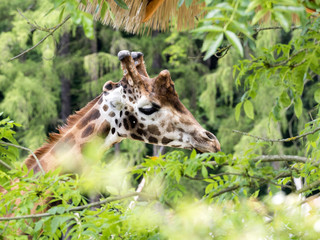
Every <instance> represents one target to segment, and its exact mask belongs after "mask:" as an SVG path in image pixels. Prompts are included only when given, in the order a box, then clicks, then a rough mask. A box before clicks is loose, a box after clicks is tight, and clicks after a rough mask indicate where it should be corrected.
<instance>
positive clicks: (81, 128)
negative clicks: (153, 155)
mask: <svg viewBox="0 0 320 240" xmlns="http://www.w3.org/2000/svg"><path fill="white" fill-rule="evenodd" d="M108 110H109V111H108ZM114 115H115V113H114V112H113V111H110V109H109V106H108V105H107V104H105V102H104V100H103V95H102V94H101V95H99V96H98V97H97V98H95V99H94V100H92V101H91V102H90V103H88V104H87V105H86V106H85V107H84V108H82V109H81V110H80V111H78V112H76V114H74V115H71V116H70V117H69V118H68V120H67V124H66V125H65V126H63V127H61V128H59V133H54V134H51V135H50V138H49V140H48V143H46V144H44V145H43V146H42V147H40V148H39V149H38V150H36V151H35V155H36V156H37V157H38V159H39V160H40V163H41V165H42V167H43V169H44V170H45V171H46V172H48V171H50V170H54V169H56V168H58V167H60V166H62V167H63V168H66V171H71V172H74V171H78V170H79V169H81V167H82V165H83V162H82V161H83V159H82V152H83V150H84V148H85V145H86V144H87V143H88V142H91V141H92V140H93V139H94V138H96V137H98V138H100V139H101V138H103V139H104V144H102V146H101V148H103V149H104V150H106V149H108V148H109V147H111V146H112V145H113V144H115V143H117V142H119V141H121V140H122V138H121V137H120V136H118V135H117V134H116V131H115V127H116V126H115V123H114V120H113V117H114ZM25 164H26V165H27V167H28V169H30V170H31V169H33V170H34V172H38V171H39V170H40V168H39V166H38V165H37V163H36V161H35V159H34V158H33V156H31V155H30V156H29V157H28V158H27V159H26V160H25Z"/></svg>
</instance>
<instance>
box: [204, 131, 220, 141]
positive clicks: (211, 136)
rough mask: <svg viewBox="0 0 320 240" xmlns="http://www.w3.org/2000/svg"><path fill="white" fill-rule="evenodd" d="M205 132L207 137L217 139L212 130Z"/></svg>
mask: <svg viewBox="0 0 320 240" xmlns="http://www.w3.org/2000/svg"><path fill="white" fill-rule="evenodd" d="M205 134H206V135H207V137H208V138H209V139H211V140H214V139H217V138H216V136H215V135H213V134H212V133H211V132H208V131H206V132H205Z"/></svg>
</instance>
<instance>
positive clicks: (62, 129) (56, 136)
mask: <svg viewBox="0 0 320 240" xmlns="http://www.w3.org/2000/svg"><path fill="white" fill-rule="evenodd" d="M101 95H102V94H100V95H99V96H97V97H96V98H95V99H93V100H92V101H90V102H89V103H88V104H87V105H86V106H85V107H83V108H81V109H80V110H79V111H76V112H75V113H74V114H72V115H70V116H69V117H68V119H67V121H66V123H65V124H64V125H62V126H59V127H58V128H57V130H58V131H59V133H50V134H49V137H48V139H47V140H46V143H44V144H43V145H42V147H40V148H38V149H37V150H36V151H35V152H34V154H35V155H36V156H37V158H38V159H40V158H41V157H42V156H43V155H44V154H46V153H47V152H48V150H49V149H50V148H51V147H52V146H53V145H54V144H55V143H57V142H58V141H59V140H60V139H61V138H62V137H63V135H64V134H65V133H66V132H67V131H68V130H69V129H70V128H72V127H73V126H74V125H75V124H76V123H77V122H78V121H79V120H80V119H81V118H82V117H83V116H84V115H85V114H86V113H87V112H88V111H89V110H90V109H91V108H92V107H93V106H94V105H95V104H96V103H97V102H98V100H99V99H100V97H101ZM24 164H25V165H26V166H27V168H28V169H31V168H33V167H35V166H36V160H35V158H34V157H33V155H32V154H30V155H29V156H28V157H27V158H26V160H25V161H24Z"/></svg>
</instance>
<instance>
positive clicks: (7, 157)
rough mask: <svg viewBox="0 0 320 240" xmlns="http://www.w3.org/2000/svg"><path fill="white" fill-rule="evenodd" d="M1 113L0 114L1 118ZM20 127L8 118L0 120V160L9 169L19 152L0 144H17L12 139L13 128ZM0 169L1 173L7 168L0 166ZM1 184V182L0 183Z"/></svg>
mask: <svg viewBox="0 0 320 240" xmlns="http://www.w3.org/2000/svg"><path fill="white" fill-rule="evenodd" d="M2 114H3V113H0V117H2ZM20 126H21V125H20V124H18V123H15V122H14V121H12V120H10V118H8V117H7V118H4V119H1V120H0V160H1V162H4V163H5V164H7V165H8V166H9V167H10V164H11V163H12V162H15V161H17V159H18V158H19V151H18V149H17V148H15V147H13V146H6V145H3V144H1V142H8V143H12V144H17V141H16V139H15V138H14V135H15V133H16V132H15V131H14V130H13V129H14V127H20ZM0 169H1V171H2V172H6V171H8V167H6V166H3V165H1V164H0ZM1 182H2V181H1Z"/></svg>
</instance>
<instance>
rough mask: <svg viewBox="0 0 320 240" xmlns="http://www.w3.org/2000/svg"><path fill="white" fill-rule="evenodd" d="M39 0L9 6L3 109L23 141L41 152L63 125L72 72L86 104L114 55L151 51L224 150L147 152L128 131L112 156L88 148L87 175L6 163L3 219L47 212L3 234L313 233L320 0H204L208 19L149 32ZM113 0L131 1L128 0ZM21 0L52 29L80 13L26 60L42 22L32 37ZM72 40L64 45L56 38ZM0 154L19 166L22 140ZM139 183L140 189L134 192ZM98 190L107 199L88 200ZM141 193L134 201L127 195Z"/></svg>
mask: <svg viewBox="0 0 320 240" xmlns="http://www.w3.org/2000/svg"><path fill="white" fill-rule="evenodd" d="M22 2H23V3H22ZM32 2H33V1H21V0H15V1H11V2H10V4H2V3H0V13H1V16H0V17H1V20H3V21H0V31H1V33H0V39H1V42H2V45H1V50H2V56H3V58H1V60H0V86H1V94H0V106H1V111H4V113H5V115H6V116H7V115H9V116H10V117H11V118H13V119H15V121H17V122H20V123H22V126H23V127H22V130H19V131H18V132H17V135H16V137H17V140H18V142H20V143H22V144H23V145H26V146H28V147H29V146H30V147H32V148H33V149H34V148H36V147H38V146H39V145H40V144H41V143H42V142H43V139H44V138H45V135H46V133H47V132H48V131H50V129H52V128H54V126H56V125H57V124H58V123H61V122H62V120H61V119H60V116H59V111H60V108H61V103H60V99H59V98H60V95H62V89H61V85H62V79H63V78H67V79H69V83H70V88H71V93H70V94H71V105H72V108H73V109H79V108H80V107H81V106H84V105H85V103H86V102H88V101H89V100H90V99H92V98H93V97H94V96H96V95H97V94H99V93H100V92H101V87H102V85H103V83H104V82H105V81H107V80H113V81H118V80H119V79H120V77H121V71H120V69H119V63H118V61H117V59H116V57H115V55H116V54H117V52H118V51H119V50H122V49H132V50H133V49H134V50H137V51H142V52H143V53H144V54H145V61H146V64H147V67H148V72H149V74H150V75H152V76H154V75H155V74H157V73H158V72H159V70H162V69H163V68H168V69H169V70H170V72H171V75H172V79H173V80H174V81H175V88H176V90H177V92H178V94H179V96H180V98H181V100H182V102H183V103H184V104H185V105H186V106H187V107H188V109H190V111H191V112H192V113H193V114H194V116H195V117H196V118H197V119H198V120H199V122H200V123H201V124H202V125H205V127H206V129H207V130H210V131H212V132H214V133H215V134H216V135H217V137H218V139H219V141H220V143H221V146H222V150H223V152H219V153H214V154H212V153H210V154H207V153H206V154H196V152H194V151H193V152H191V153H190V152H186V151H184V152H181V151H171V152H170V150H167V151H169V152H168V153H167V154H165V155H160V156H159V157H143V156H145V155H146V154H149V155H151V154H152V151H151V148H150V146H146V145H145V144H144V143H136V142H132V141H127V140H126V141H124V142H123V143H122V144H121V145H120V150H115V149H110V150H109V151H108V152H107V153H105V154H101V153H99V154H97V153H96V148H94V145H95V144H91V147H90V146H89V147H88V149H86V153H85V158H86V160H87V166H86V169H85V171H83V174H82V175H81V176H78V175H77V174H75V175H72V176H71V175H65V174H62V173H60V172H59V170H56V171H55V172H50V173H47V174H45V175H44V176H43V175H41V174H36V175H34V174H33V172H32V171H30V172H28V171H27V169H25V168H23V169H22V170H20V169H19V168H18V167H16V169H14V170H11V171H10V172H6V173H4V172H3V171H0V173H1V174H0V176H1V178H2V180H1V185H3V187H4V188H5V189H6V190H7V191H8V193H7V194H5V195H1V200H0V202H1V204H0V212H1V216H3V215H4V214H8V213H12V214H13V215H14V216H23V215H27V214H30V212H31V210H32V209H34V208H35V209H36V211H37V213H39V214H40V213H43V212H44V214H47V215H46V216H42V217H39V218H35V219H32V218H27V219H17V220H11V221H1V222H0V235H3V236H5V237H8V238H9V239H10V238H11V239H19V238H21V239H24V238H25V236H23V235H21V233H26V234H30V235H31V236H32V237H33V238H34V239H52V238H53V239H58V238H59V237H61V236H62V235H68V236H70V237H71V238H72V239H90V238H91V239H211V238H214V239H239V238H241V239H242V238H243V239H257V238H261V239H318V236H319V232H320V220H319V216H320V215H319V214H320V213H319V205H317V204H316V202H312V201H311V202H309V203H307V204H306V203H305V201H304V199H305V198H308V197H309V196H311V195H313V194H317V192H318V191H319V190H320V189H319V186H320V182H319V177H320V171H319V154H320V152H319V149H320V146H319V144H320V143H319V142H320V140H319V139H320V135H319V134H320V131H319V127H320V120H319V104H320V90H319V75H320V72H319V64H320V50H319V40H320V39H319V38H320V35H319V25H320V20H319V19H320V18H319V17H318V16H317V13H314V14H307V13H306V11H305V7H308V8H310V9H314V10H317V8H319V4H320V3H319V1H318V0H316V1H296V0H281V1H261V0H244V1H240V0H238V1H210V0H209V1H206V6H207V7H206V12H207V14H206V16H205V17H204V18H203V19H200V21H199V26H198V28H197V29H195V30H194V31H193V32H192V33H191V32H183V33H178V32H176V31H175V30H173V31H172V32H170V33H156V32H153V33H151V36H131V35H128V34H125V33H122V32H119V31H114V30H112V29H110V28H107V27H103V26H102V25H101V24H99V23H95V24H93V22H92V17H91V16H90V15H88V14H85V13H82V12H80V11H79V10H78V9H77V4H78V2H77V1H75V0H63V1H61V0H52V1H41V3H38V2H37V3H36V4H35V5H32ZM116 2H117V4H118V5H119V6H120V7H121V6H122V7H124V8H125V5H123V4H125V1H116ZM20 3H21V5H19V4H20ZM104 3H105V2H104ZM191 3H192V0H188V1H187V0H186V1H183V0H182V1H179V3H178V7H179V6H181V5H182V4H186V6H190V4H191ZM30 4H31V7H30ZM17 6H19V7H20V8H21V9H22V10H23V14H24V15H25V16H26V17H27V18H28V19H29V20H31V22H32V23H34V24H35V25H36V26H43V28H45V29H46V28H48V27H47V26H54V25H56V24H57V23H59V22H61V21H62V20H63V19H64V18H66V17H67V16H68V15H70V16H71V20H70V21H68V22H67V23H66V24H65V25H64V26H63V27H61V28H59V29H58V30H57V31H56V32H55V34H53V36H52V37H50V38H48V39H47V40H46V41H45V42H44V43H43V44H42V45H40V46H38V47H37V48H35V49H34V50H33V51H31V52H29V53H28V54H27V55H25V56H24V57H23V58H20V59H19V60H17V61H15V62H8V61H7V60H8V59H10V58H11V57H13V56H15V55H17V54H18V53H20V52H21V51H22V50H24V49H26V48H29V47H31V46H33V45H34V44H36V43H37V42H38V41H39V40H40V39H41V38H43V36H44V35H45V34H47V33H46V32H45V31H41V28H39V29H36V30H33V31H31V32H30V29H29V27H28V25H27V23H26V19H25V18H23V17H22V16H21V15H19V14H18V13H17V12H15V11H12V9H15V8H16V7H17ZM102 8H103V9H104V11H105V12H106V11H110V9H109V8H108V6H103V7H102ZM45 13H47V14H46V15H45ZM2 14H3V15H2ZM38 16H43V17H40V18H38ZM35 20H36V21H35ZM29 25H30V24H29ZM65 36H67V37H68V41H67V43H64V44H66V45H65V46H60V45H63V44H61V43H63V39H64V38H63V37H65ZM88 38H89V39H88ZM64 47H67V48H68V51H65V48H64ZM202 53H204V56H202ZM35 69H36V71H35ZM39 102H41V103H43V104H39ZM14 126H16V124H14V123H13V122H11V121H10V120H9V119H8V118H5V119H4V120H1V121H0V137H1V138H5V141H9V142H11V143H14V144H17V142H16V141H15V140H14V138H12V136H13V130H16V129H12V128H13V127H14ZM233 129H237V130H240V131H243V132H245V133H242V134H239V133H234V132H232V131H231V130H233ZM116 151H120V152H116ZM0 153H1V160H4V161H5V162H6V163H8V164H9V165H10V166H17V165H18V164H19V163H15V161H16V158H17V154H18V152H17V150H16V149H14V148H12V147H3V145H1V148H0ZM0 170H3V169H0ZM59 174H60V175H59ZM142 178H144V179H145V186H144V188H143V191H142V193H140V194H138V193H136V192H135V189H136V187H137V185H138V183H139V182H141V180H142ZM8 180H10V181H8ZM299 181H300V182H301V183H302V186H299V184H298V183H299ZM15 186H16V187H15ZM21 192H23V194H21ZM95 193H98V194H99V195H98V197H99V199H100V200H103V199H106V201H107V203H103V204H101V205H100V204H96V205H95V206H94V207H92V205H86V204H87V203H88V202H89V201H90V199H93V198H94V194H95ZM0 194H1V193H0ZM85 194H87V195H85ZM135 194H136V195H139V200H138V201H134V202H132V200H133V198H132V196H133V195H135ZM44 199H46V200H49V201H52V202H51V203H50V204H51V207H50V209H46V207H47V206H48V205H47V204H44V205H39V206H38V205H37V203H39V202H41V201H43V200H44ZM308 200H310V198H308ZM78 204H80V205H83V204H84V206H83V207H81V206H80V209H79V208H76V207H77V205H78ZM313 204H314V205H313ZM0 220H2V219H1V218H0Z"/></svg>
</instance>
